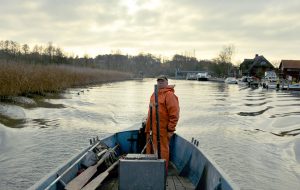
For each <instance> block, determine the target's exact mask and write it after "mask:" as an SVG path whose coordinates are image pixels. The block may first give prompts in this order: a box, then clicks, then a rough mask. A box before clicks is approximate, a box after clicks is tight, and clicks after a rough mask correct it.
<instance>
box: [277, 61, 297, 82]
mask: <svg viewBox="0 0 300 190" xmlns="http://www.w3.org/2000/svg"><path fill="white" fill-rule="evenodd" d="M279 70H280V75H281V76H282V77H283V78H284V79H288V78H289V77H288V76H291V77H292V80H293V81H294V80H296V81H299V80H300V60H281V62H280V65H279Z"/></svg>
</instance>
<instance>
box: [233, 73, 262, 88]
mask: <svg viewBox="0 0 300 190" xmlns="http://www.w3.org/2000/svg"><path fill="white" fill-rule="evenodd" d="M238 85H241V86H248V87H251V88H258V87H259V79H258V78H256V77H254V76H251V77H249V76H243V77H242V78H241V79H239V80H238Z"/></svg>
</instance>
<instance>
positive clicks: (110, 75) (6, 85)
mask: <svg viewBox="0 0 300 190" xmlns="http://www.w3.org/2000/svg"><path fill="white" fill-rule="evenodd" d="M0 68H1V69H0V86H1V88H0V97H1V99H2V98H5V97H7V96H18V95H21V96H27V95H28V94H37V95H43V94H46V93H57V92H61V91H62V90H65V89H67V88H71V87H75V86H84V85H91V84H99V83H105V82H114V81H122V80H127V79H130V78H131V74H130V73H123V72H118V71H108V70H100V69H93V68H87V67H75V66H68V65H39V64H35V65H33V64H23V63H13V62H11V63H3V62H0Z"/></svg>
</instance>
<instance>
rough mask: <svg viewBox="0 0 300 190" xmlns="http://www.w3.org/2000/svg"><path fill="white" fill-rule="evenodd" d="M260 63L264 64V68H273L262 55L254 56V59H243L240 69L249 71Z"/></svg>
mask: <svg viewBox="0 0 300 190" xmlns="http://www.w3.org/2000/svg"><path fill="white" fill-rule="evenodd" d="M262 62H265V63H266V65H265V67H269V68H274V66H273V65H272V64H271V63H270V62H269V61H268V60H267V59H266V58H265V57H264V56H262V55H256V56H255V57H254V59H244V61H243V63H242V64H241V67H242V68H244V69H246V70H248V71H250V70H251V69H252V68H253V67H255V66H258V65H260V63H262ZM260 66H261V65H260Z"/></svg>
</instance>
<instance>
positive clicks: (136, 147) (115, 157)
mask: <svg viewBox="0 0 300 190" xmlns="http://www.w3.org/2000/svg"><path fill="white" fill-rule="evenodd" d="M141 131H142V130H141V129H140V130H138V129H130V130H125V131H122V132H118V133H115V134H112V135H109V136H107V137H105V138H103V139H101V140H95V139H94V140H93V141H92V142H93V143H92V144H91V145H90V146H89V147H87V148H86V149H84V150H83V151H81V152H80V153H79V154H77V155H76V156H74V157H73V158H72V159H70V160H69V161H67V162H66V163H65V164H63V165H62V166H60V167H59V168H57V169H56V170H55V171H53V172H52V173H50V174H49V175H47V176H45V177H44V178H42V179H41V180H40V181H39V182H37V183H36V184H35V185H33V186H32V187H31V188H30V189H36V190H41V189H51V190H60V189H106V187H109V189H128V188H124V185H123V184H124V183H123V182H124V179H125V180H126V179H132V178H130V176H135V180H133V181H128V182H127V181H125V182H126V184H127V185H129V189H145V188H150V189H178V188H181V189H223V190H229V189H239V188H238V187H237V186H236V185H235V184H234V183H233V182H231V180H230V179H229V178H228V177H227V176H226V174H225V173H224V172H223V171H222V170H221V169H220V168H219V167H218V166H217V164H216V163H215V162H213V161H212V160H211V159H209V158H208V156H207V155H205V154H204V153H203V151H201V150H200V149H199V148H198V144H199V141H197V140H194V139H193V140H192V142H189V141H187V140H185V139H184V138H182V137H181V136H179V135H177V134H174V135H173V137H172V139H171V142H170V162H171V164H170V167H169V168H170V169H169V172H168V175H163V176H166V179H164V180H163V183H164V185H163V187H162V188H156V186H155V183H156V184H157V181H155V179H154V181H153V180H152V181H151V179H149V176H152V175H150V174H151V171H152V170H151V169H148V170H143V168H139V167H140V166H141V165H140V164H141V163H142V162H145V160H143V159H137V158H135V160H134V162H133V163H134V164H133V166H131V167H135V169H129V170H128V171H127V170H125V175H124V171H123V172H122V167H123V168H124V165H125V164H126V157H130V156H128V155H135V156H134V157H145V155H142V154H138V153H140V152H141V150H142V149H143V147H144V144H145V138H144V135H143V134H144V133H142V132H141ZM126 154H127V156H125V157H124V156H123V155H126ZM136 155H137V156H136ZM150 157H151V156H150ZM95 159H96V160H95ZM152 159H153V158H150V159H148V160H151V161H149V162H159V160H157V159H156V161H155V159H154V161H152ZM146 160H147V159H146ZM91 161H92V162H94V163H93V164H91V163H90V162H91ZM163 163H164V162H163ZM122 164H123V166H122ZM143 164H144V165H143ZM88 165H90V166H88ZM118 165H119V166H118ZM121 166H122V167H121ZM142 166H143V167H145V168H147V164H146V165H145V163H142ZM126 167H128V165H127V166H126ZM126 167H125V168H126ZM161 168H162V171H164V168H165V167H164V164H163V166H162V167H161ZM127 169H128V168H127ZM141 170H143V172H138V171H141ZM118 171H119V174H118ZM152 172H153V171H152ZM155 172H157V171H155ZM113 173H117V175H116V174H113ZM157 176H159V174H157ZM157 176H156V177H157ZM154 177H155V176H154ZM138 179H144V181H141V180H138ZM118 181H119V182H118ZM120 181H123V182H120ZM176 186H177V188H176ZM179 186H180V187H179Z"/></svg>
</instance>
